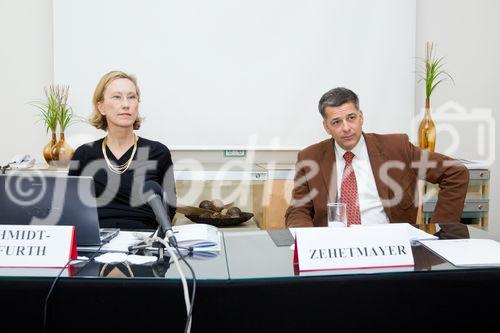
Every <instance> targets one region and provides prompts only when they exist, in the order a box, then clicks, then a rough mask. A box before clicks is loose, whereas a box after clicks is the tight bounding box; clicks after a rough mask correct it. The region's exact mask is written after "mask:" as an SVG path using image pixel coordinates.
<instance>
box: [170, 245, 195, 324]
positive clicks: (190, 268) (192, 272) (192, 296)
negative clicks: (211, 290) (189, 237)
mask: <svg viewBox="0 0 500 333" xmlns="http://www.w3.org/2000/svg"><path fill="white" fill-rule="evenodd" d="M175 250H176V251H177V253H178V254H179V257H180V258H181V260H182V261H183V262H184V263H185V264H186V266H187V267H188V268H189V270H190V271H191V275H192V277H193V292H192V293H191V307H190V308H189V313H188V316H187V320H186V327H185V328H184V333H187V331H188V328H189V322H190V321H191V317H192V316H193V306H194V298H195V295H196V275H195V274H194V270H193V267H191V265H190V264H189V263H188V262H187V260H186V259H184V256H183V255H182V254H181V252H180V251H179V248H178V247H175ZM191 253H192V248H191Z"/></svg>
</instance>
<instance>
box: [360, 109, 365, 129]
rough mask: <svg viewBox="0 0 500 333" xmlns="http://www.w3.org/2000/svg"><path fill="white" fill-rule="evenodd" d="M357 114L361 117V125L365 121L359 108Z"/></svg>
mask: <svg viewBox="0 0 500 333" xmlns="http://www.w3.org/2000/svg"><path fill="white" fill-rule="evenodd" d="M359 116H360V117H361V126H363V123H364V121H365V118H364V117H363V111H361V110H359Z"/></svg>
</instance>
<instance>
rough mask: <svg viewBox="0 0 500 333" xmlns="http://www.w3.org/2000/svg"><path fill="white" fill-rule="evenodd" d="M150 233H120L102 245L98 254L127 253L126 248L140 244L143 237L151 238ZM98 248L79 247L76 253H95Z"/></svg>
mask: <svg viewBox="0 0 500 333" xmlns="http://www.w3.org/2000/svg"><path fill="white" fill-rule="evenodd" d="M151 234H152V232H136V231H123V230H122V231H120V232H119V233H118V235H116V237H114V238H113V239H111V241H110V242H109V243H107V244H104V245H103V246H102V247H101V249H100V250H99V252H123V253H128V252H129V251H128V247H129V246H133V245H137V244H139V243H140V242H142V240H143V238H144V237H149V236H151ZM98 249H99V246H79V247H78V251H84V252H95V251H97V250H98Z"/></svg>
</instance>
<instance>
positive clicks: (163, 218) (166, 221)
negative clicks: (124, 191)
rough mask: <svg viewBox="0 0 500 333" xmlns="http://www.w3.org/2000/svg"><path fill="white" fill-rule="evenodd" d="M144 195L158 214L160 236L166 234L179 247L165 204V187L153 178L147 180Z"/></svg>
mask: <svg viewBox="0 0 500 333" xmlns="http://www.w3.org/2000/svg"><path fill="white" fill-rule="evenodd" d="M142 195H143V199H144V201H145V202H147V203H148V204H149V206H150V207H151V209H152V210H153V212H154V214H155V216H156V221H157V222H158V224H159V225H160V231H159V234H158V236H160V237H162V238H164V237H165V236H166V237H167V239H168V241H169V243H170V245H171V246H173V247H177V240H176V239H175V236H174V232H173V230H172V223H170V217H169V216H168V214H167V210H166V208H165V206H164V205H163V200H162V196H163V189H162V188H161V186H160V184H158V183H157V182H155V181H153V180H148V181H146V182H145V183H144V192H143V194H142ZM166 199H167V198H166ZM167 202H168V201H167Z"/></svg>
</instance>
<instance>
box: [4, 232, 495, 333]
mask: <svg viewBox="0 0 500 333" xmlns="http://www.w3.org/2000/svg"><path fill="white" fill-rule="evenodd" d="M469 229H470V232H471V237H474V238H493V239H497V240H498V238H496V237H495V236H493V235H491V234H488V233H486V232H484V231H482V230H479V229H476V228H473V227H469ZM222 246H223V248H222V251H221V253H220V255H219V256H217V257H216V258H213V259H207V260H200V259H195V258H191V259H189V260H190V263H191V264H192V265H193V267H194V269H195V271H196V273H197V276H198V290H197V295H196V301H195V305H194V312H193V327H192V332H215V331H216V332H333V331H338V332H365V331H369V332H378V331H384V332H386V331H400V332H406V331H436V330H443V331H446V332H449V331H453V330H455V329H457V330H458V329H459V328H460V329H471V330H474V331H476V330H477V328H478V327H479V326H480V324H481V325H485V326H487V327H489V328H494V329H497V325H498V321H497V320H496V316H497V312H498V311H497V309H496V306H495V305H494V304H496V303H497V302H498V300H499V299H500V268H497V267H486V268H477V269H464V268H456V267H454V266H453V265H451V264H449V263H448V262H446V261H445V260H443V259H441V258H439V257H437V256H436V255H434V254H432V253H430V252H429V251H427V250H426V248H424V247H423V246H416V247H414V257H415V263H416V266H415V269H414V270H412V271H406V272H395V271H379V272H371V273H370V274H367V273H366V272H357V274H354V273H353V272H347V273H346V272H344V273H340V272H336V273H335V274H332V273H325V272H322V274H321V275H300V274H297V272H295V270H294V268H293V265H292V260H291V259H292V252H291V250H290V249H289V247H276V246H275V245H274V243H273V241H272V240H271V238H270V237H269V235H268V233H267V232H266V231H232V232H226V233H224V235H223V244H222ZM113 269H114V270H113ZM113 269H112V267H106V268H105V269H104V271H103V267H102V265H99V264H97V263H92V264H89V265H88V266H86V267H85V269H84V270H82V271H80V272H79V273H78V274H77V275H76V276H71V277H63V278H61V279H60V280H59V281H58V282H57V285H56V287H55V289H54V293H53V295H52V297H51V300H50V307H49V315H48V319H49V324H50V325H49V327H50V331H51V332H69V331H78V332H80V331H81V332H83V331H85V332H99V331H111V332H139V331H140V332H155V331H165V332H166V331H168V332H181V331H182V330H183V328H184V324H185V318H186V314H185V307H184V301H183V298H182V287H181V284H180V281H179V280H178V276H177V272H176V271H175V269H174V268H173V267H171V268H170V269H169V270H168V273H167V277H166V278H158V277H155V276H154V272H153V270H152V268H151V267H144V266H131V270H132V272H133V273H134V276H135V277H133V278H130V277H126V275H130V273H129V272H128V268H125V267H124V266H123V265H121V266H120V265H117V266H116V267H113ZM22 271H23V272H24V274H25V276H20V275H21V273H23V272H22ZM101 271H102V273H103V274H104V275H105V276H108V277H99V273H100V272H101ZM29 273H31V275H34V276H27V275H28V274H29ZM74 273H75V272H74V271H73V273H72V274H74ZM53 274H54V272H53V271H52V272H50V271H43V270H40V271H38V273H37V272H36V270H32V269H31V270H29V269H25V270H21V271H20V270H17V271H16V270H6V269H3V270H1V271H0V275H1V277H0V297H1V298H0V299H1V300H2V302H1V304H2V312H1V313H2V325H3V327H8V326H12V325H18V326H17V327H18V331H19V332H21V331H26V332H39V331H41V324H42V320H43V313H42V310H43V302H44V298H45V296H46V294H47V292H48V290H49V287H50V284H51V283H52V281H53V277H51V275H53ZM70 274H71V272H70ZM110 276H113V277H110Z"/></svg>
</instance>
